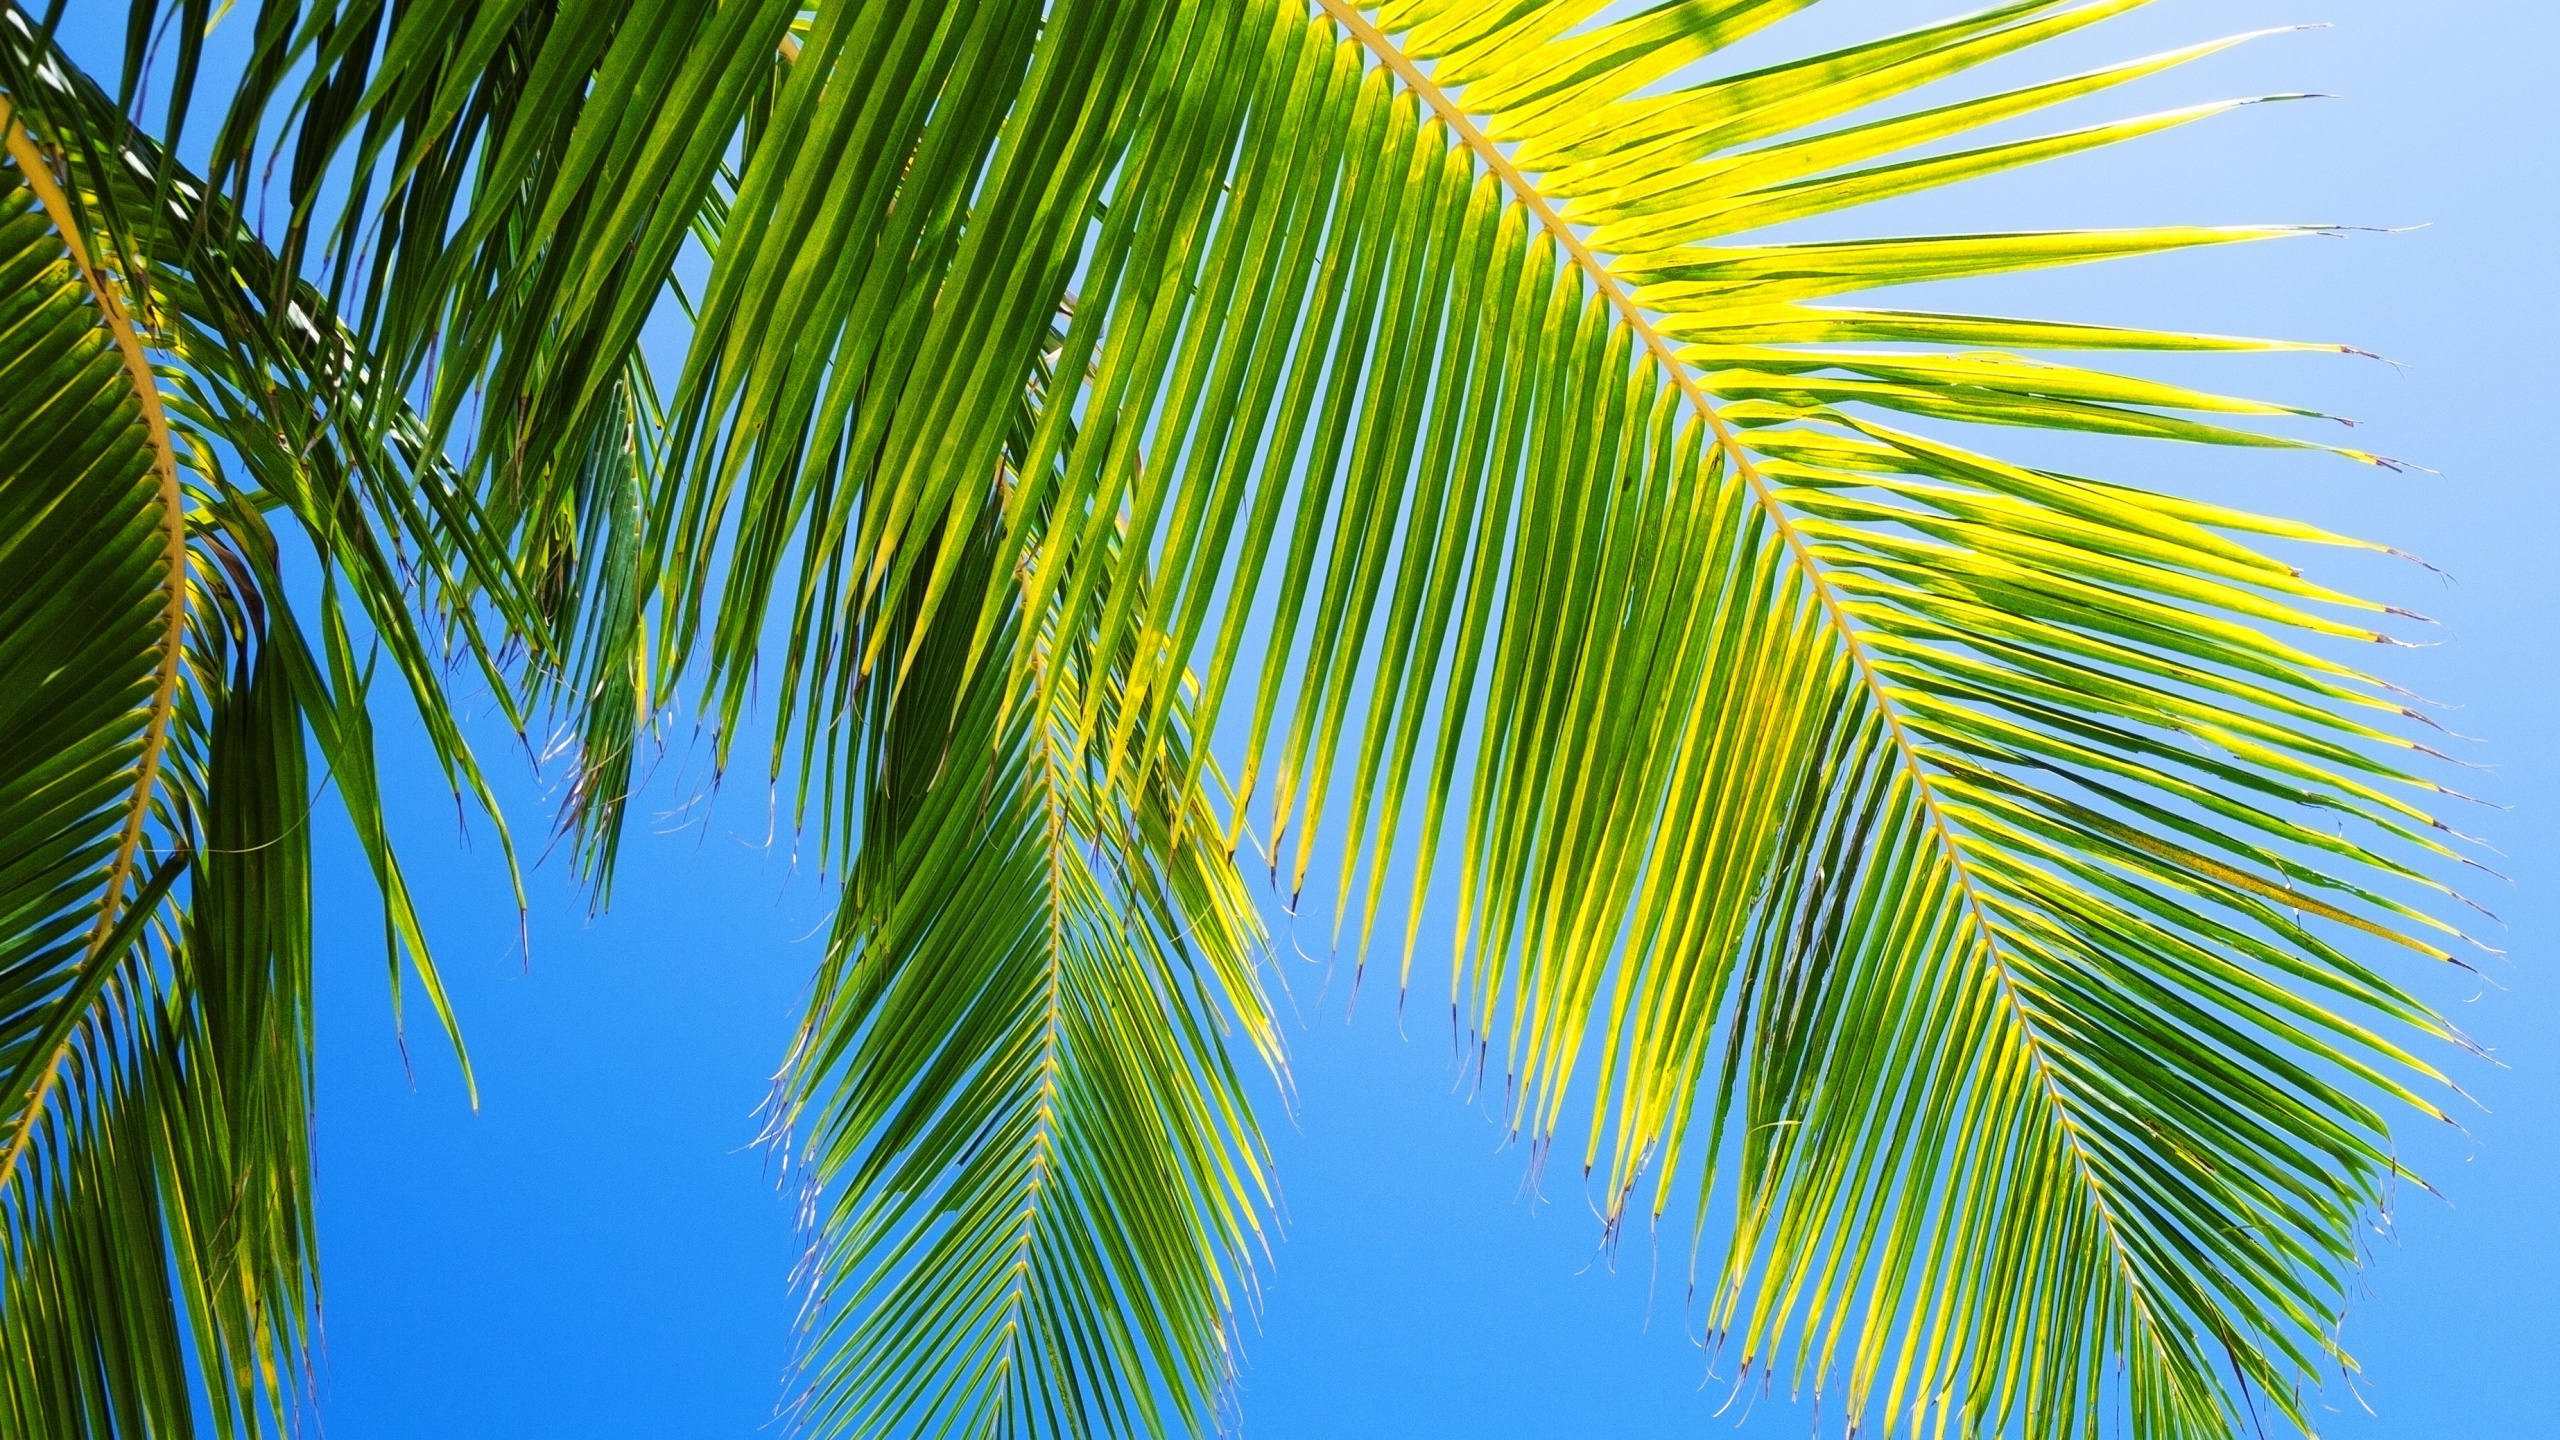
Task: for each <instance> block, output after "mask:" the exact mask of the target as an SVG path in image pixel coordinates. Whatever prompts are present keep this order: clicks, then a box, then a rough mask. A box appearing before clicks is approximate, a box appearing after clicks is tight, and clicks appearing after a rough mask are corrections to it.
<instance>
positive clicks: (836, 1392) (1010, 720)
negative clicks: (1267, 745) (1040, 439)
mask: <svg viewBox="0 0 2560 1440" xmlns="http://www.w3.org/2000/svg"><path fill="white" fill-rule="evenodd" d="M994 538H995V537H994V535H993V534H992V533H985V534H981V535H980V536H978V537H975V540H974V543H972V544H971V546H970V548H971V550H972V551H973V552H974V553H973V554H972V556H971V557H969V558H967V559H964V561H963V566H962V568H963V573H968V572H970V571H978V572H983V570H984V569H985V567H986V566H987V564H988V563H989V562H990V561H991V560H992V559H993V558H994V556H995V554H996V549H995V546H994V544H993V540H994ZM967 618H968V617H967V616H966V614H965V613H964V612H962V611H960V610H958V609H956V608H954V609H949V610H946V611H944V612H943V619H942V621H941V622H939V624H938V628H937V629H936V631H935V632H933V633H931V634H929V635H928V637H927V639H926V644H925V649H924V655H923V658H922V660H921V662H920V663H919V664H918V666H917V667H916V669H915V670H914V672H912V674H911V677H910V680H909V683H908V684H907V685H906V686H905V687H904V688H903V689H902V690H901V691H900V692H899V693H898V696H897V698H896V700H895V701H894V702H887V701H885V700H881V701H878V702H876V703H882V704H884V705H886V707H887V708H888V711H889V713H887V714H886V715H883V716H880V717H878V719H877V720H876V722H875V725H874V727H873V732H872V733H873V734H874V735H875V736H876V737H877V739H876V741H875V743H876V744H877V745H878V747H879V750H878V768H877V772H876V773H877V775H878V777H879V778H878V781H877V784H876V787H875V788H874V789H873V790H872V791H871V792H870V793H869V794H868V795H867V796H866V797H865V803H864V809H863V818H862V823H863V836H862V843H861V849H860V851H859V857H860V858H859V859H858V861H857V862H856V865H855V867H854V870H853V873H852V876H851V878H850V880H849V882H848V890H847V895H846V899H845V902H844V906H843V908H842V910H841V911H840V913H839V915H838V919H837V928H836V934H835V939H834V944H833V945H832V946H831V948H830V952H829V956H828V960H827V963H826V965H825V967H824V968H823V969H822V971H821V974H820V977H819V983H818V989H817V995H816V998H815V1000H814V1001H813V1003H812V1006H811V1010H810V1019H809V1021H808V1022H807V1025H806V1027H805V1029H804V1031H803V1034H802V1036H801V1039H800V1042H799V1046H798V1048H797V1050H796V1051H795V1054H794V1057H793V1066H792V1073H791V1080H790V1085H791V1089H790V1095H791V1097H792V1102H793V1104H794V1105H795V1107H805V1109H806V1110H807V1111H808V1112H809V1113H808V1115H807V1117H805V1119H804V1118H803V1117H799V1116H792V1117H787V1118H789V1119H791V1120H798V1121H800V1126H799V1128H803V1129H805V1130H806V1132H807V1136H808V1138H807V1145H808V1150H807V1167H808V1171H809V1175H810V1179H811V1181H812V1182H813V1183H814V1184H816V1185H818V1186H820V1187H821V1188H822V1191H823V1194H824V1196H825V1199H824V1202H823V1203H824V1205H825V1207H826V1208H825V1210H824V1213H823V1222H822V1224H821V1225H820V1227H819V1230H820V1234H819V1237H818V1238H816V1239H815V1240H814V1241H813V1246H814V1250H813V1254H812V1257H811V1261H810V1266H811V1270H812V1275H811V1277H810V1285H811V1300H812V1305H813V1312H812V1313H813V1314H814V1315H815V1316H817V1317H818V1319H817V1321H816V1323H815V1324H814V1325H813V1328H812V1334H811V1342H812V1346H813V1349H812V1357H813V1363H812V1366H811V1371H810V1375H809V1382H808V1385H809V1388H808V1390H807V1392H806V1393H805V1394H804V1395H802V1396H801V1397H799V1399H798V1401H797V1404H798V1407H799V1410H800V1413H801V1416H802V1418H803V1420H804V1422H806V1423H808V1424H810V1425H811V1426H812V1427H813V1428H815V1429H817V1430H820V1431H822V1432H827V1433H837V1432H846V1431H849V1432H853V1433H863V1434H872V1433H886V1434H943V1433H952V1432H954V1431H958V1432H963V1433H970V1434H992V1435H1029V1434H1039V1433H1047V1427H1048V1426H1049V1425H1051V1424H1057V1425H1063V1426H1065V1427H1066V1428H1068V1429H1070V1430H1072V1431H1074V1432H1076V1433H1090V1434H1098V1435H1130V1436H1143V1435H1155V1434H1166V1433H1202V1432H1204V1431H1206V1430H1207V1429H1208V1428H1209V1427H1210V1425H1211V1424H1212V1422H1213V1419H1214V1416H1213V1415H1212V1414H1211V1413H1210V1411H1209V1408H1208V1406H1209V1404H1210V1403H1211V1402H1213V1401H1214V1400H1215V1399H1216V1397H1218V1396H1219V1395H1221V1394H1222V1393H1223V1391H1224V1387H1225V1386H1226V1384H1227V1382H1228V1380H1229V1378H1230V1376H1231V1373H1232V1371H1233V1368H1234V1365H1235V1357H1234V1356H1233V1355H1232V1354H1231V1353H1230V1350H1229V1345H1230V1340H1229V1329H1230V1325H1231V1323H1232V1321H1233V1320H1234V1318H1235V1315H1236V1312H1237V1310H1238V1309H1239V1302H1240V1299H1241V1298H1242V1297H1241V1296H1240V1294H1239V1292H1238V1287H1239V1286H1249V1284H1250V1280H1251V1269H1250V1266H1251V1261H1252V1258H1253V1257H1252V1251H1253V1250H1254V1249H1255V1248H1258V1247H1259V1245H1260V1243H1261V1239H1262V1237H1261V1229H1262V1222H1261V1219H1260V1214H1259V1212H1260V1210H1261V1209H1262V1207H1264V1206H1265V1205H1267V1204H1268V1202H1269V1200H1270V1195H1269V1189H1268V1181H1267V1179H1266V1175H1265V1169H1266V1162H1265V1159H1264V1154H1263V1147H1262V1143H1261V1139H1260V1136H1259V1134H1258V1132H1257V1130H1256V1128H1255V1125H1254V1121H1253V1119H1252V1116H1251V1113H1250V1109H1249V1106H1248V1104H1247V1101H1246V1098H1245V1095H1244V1092H1243V1089H1242V1086H1241V1084H1240V1077H1239V1076H1238V1074H1237V1072H1236V1070H1235V1067H1234V1065H1233V1064H1232V1063H1231V1060H1230V1057H1229V1054H1228V1049H1227V1036H1226V1032H1227V1029H1228V1027H1229V1025H1230V1024H1231V1023H1233V1024H1235V1025H1237V1026H1238V1027H1239V1028H1240V1029H1241V1030H1242V1032H1243V1034H1244V1038H1245V1039H1246V1040H1247V1041H1248V1042H1249V1043H1250V1045H1251V1046H1252V1048H1253V1049H1255V1050H1256V1051H1258V1052H1260V1054H1261V1055H1262V1056H1263V1058H1264V1059H1265V1060H1266V1061H1268V1062H1270V1063H1272V1064H1274V1065H1276V1064H1277V1063H1278V1061H1279V1054H1278V1041H1277V1036H1276V1032H1275V1030H1274V1028H1273V1025H1272V1022H1271V1017H1270V1016H1269V1014H1268V1012H1267V1010H1266V1008H1265V1006H1264V1004H1263V999H1262V995H1261V991H1260V987H1259V984H1258V982H1257V980H1256V977H1255V975H1254V973H1253V968H1252V947H1253V945H1254V943H1255V942H1256V941H1257V940H1258V939H1259V926H1258V924H1257V922H1256V920H1255V917H1254V913H1253V907H1252V902H1251V899H1250V897H1249V896H1248V895H1247V894H1246V893H1245V891H1244V888H1243V886H1242V884H1241V882H1240V879H1239V877H1238V876H1237V875H1236V873H1235V871H1234V869H1233V867H1231V866H1229V865H1228V864H1227V863H1226V862H1225V857H1224V856H1223V855H1222V854H1221V853H1220V852H1219V851H1218V850H1217V849H1216V848H1215V847H1214V844H1213V843H1212V842H1213V840H1214V837H1215V834H1216V817H1215V816H1214V815H1213V814H1212V813H1211V811H1210V810H1209V807H1208V803H1207V798H1206V797H1205V796H1204V795H1202V794H1200V793H1199V792H1198V791H1196V790H1186V789H1184V788H1182V786H1183V781H1184V779H1185V777H1186V774H1187V768H1186V767H1185V765H1184V764H1183V753H1182V751H1181V749H1179V748H1176V749H1173V750H1170V751H1168V753H1167V754H1166V755H1165V757H1164V760H1163V763H1162V764H1161V765H1160V766H1159V767H1158V770H1157V773H1156V774H1154V775H1152V776H1150V777H1148V780H1147V783H1146V784H1144V785H1143V786H1142V787H1140V789H1139V790H1138V792H1137V793H1136V794H1135V795H1134V796H1132V797H1129V799H1130V802H1131V803H1122V799H1121V797H1118V796H1115V795H1114V794H1113V793H1112V792H1110V791H1107V790H1105V789H1104V788H1102V785H1101V783H1100V782H1101V773H1100V771H1101V766H1100V758H1099V757H1098V756H1096V755H1094V754H1092V753H1091V752H1090V751H1089V749H1087V748H1085V747H1083V746H1082V745H1081V744H1080V741H1079V738H1078V731H1077V728H1076V718H1077V715H1076V707H1075V704H1074V700H1075V699H1076V698H1079V697H1081V695H1082V694H1083V693H1084V691H1085V690H1086V689H1087V688H1088V687H1108V686H1112V685H1114V684H1116V683H1118V679H1119V673H1120V672H1122V671H1123V670H1125V657H1123V659H1122V660H1121V662H1120V663H1116V664H1114V663H1106V662H1107V661H1108V660H1109V658H1110V657H1106V656H1101V655H1097V654H1095V653H1093V652H1092V651H1091V650H1090V649H1089V647H1087V646H1085V645H1083V644H1081V643H1078V642H1077V641H1076V640H1075V639H1074V637H1072V636H1067V635H1062V634H1060V633H1058V632H1056V631H1054V630H1053V631H1051V632H1050V633H1048V634H1045V635H1042V636H1040V637H1038V639H1037V640H1036V641H1035V642H1034V645H1033V649H1034V650H1035V652H1036V654H1037V655H1038V657H1039V659H1038V661H1037V663H1039V664H1040V665H1042V666H1043V667H1051V666H1054V667H1057V668H1060V669H1063V670H1065V671H1066V672H1067V677H1066V679H1065V680H1064V681H1063V689H1064V693H1065V695H1066V696H1067V697H1068V699H1067V700H1066V701H1065V702H1064V703H1061V704H1058V705H1054V706H1050V707H1047V708H1046V709H1042V710H1034V709H1033V708H1031V707H1028V706H1016V707H1014V708H1013V709H1012V710H1011V711H1010V712H1008V711H1007V710H1006V708H1005V707H1004V704H1003V698H1004V697H1003V694H1002V690H1001V687H1000V685H999V684H998V683H996V681H997V679H998V677H996V676H994V675H992V674H989V673H985V672H981V673H980V674H978V675H976V676H975V677H972V675H971V674H970V672H969V670H968V668H967V666H966V665H965V663H964V662H965V660H966V657H967V650H968V642H969V631H968V626H967V624H966V620H967ZM874 693H875V696H877V695H880V694H882V693H883V692H877V691H875V692H874ZM1177 837H1181V838H1177ZM1043 1417H1050V1418H1049V1419H1046V1420H1044V1418H1043ZM1070 1417H1072V1418H1070Z"/></svg>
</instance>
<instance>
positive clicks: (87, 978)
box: [0, 113, 314, 1435]
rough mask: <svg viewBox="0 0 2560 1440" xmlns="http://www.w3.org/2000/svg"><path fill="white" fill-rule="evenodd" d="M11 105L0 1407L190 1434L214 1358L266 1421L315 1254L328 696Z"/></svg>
mask: <svg viewBox="0 0 2560 1440" xmlns="http://www.w3.org/2000/svg"><path fill="white" fill-rule="evenodd" d="M0 125H5V128H6V130H7V137H8V155H9V163H8V165H7V166H6V167H0V182H5V186H4V187H0V295H5V296H6V297H7V299H6V301H5V302H0V303H5V304H6V305H7V313H8V320H7V322H6V323H7V326H8V330H9V333H10V335H11V337H12V339H11V343H10V345H9V347H8V350H7V352H6V353H7V361H6V365H7V375H6V378H5V380H0V395H5V396H6V397H7V399H6V400H5V401H0V405H5V407H6V408H7V411H8V413H7V414H6V416H5V419H4V420H0V433H5V434H6V435H7V437H8V439H7V440H6V441H5V442H0V537H5V540H0V544H5V546H6V549H7V553H8V556H9V563H10V574H11V578H12V581H13V583H12V585H11V587H10V594H11V597H12V598H11V601H10V607H9V608H10V610H11V612H12V613H11V614H10V615H9V617H8V623H7V625H6V627H5V628H0V666H5V667H6V669H7V672H8V673H9V674H11V675H13V676H16V677H19V681H18V682H17V683H13V684H12V686H11V687H10V689H9V694H8V699H7V702H6V710H5V712H0V755H5V756H6V757H7V758H6V764H5V766H0V769H5V772H6V775H7V779H6V780H5V782H0V786H4V787H5V794H0V813H5V814H6V815H7V816H8V829H7V833H6V834H5V836H0V875H5V876H6V880H5V882H4V883H5V887H6V888H5V891H0V916H5V917H6V918H5V921H0V927H5V928H0V977H5V979H0V1077H4V1078H0V1085H5V1096H6V1098H5V1100H0V1124H5V1126H6V1131H5V1140H0V1211H5V1219H6V1224H5V1226H0V1233H4V1234H5V1241H0V1245H5V1250H4V1251H0V1351H5V1353H6V1354H7V1356H8V1357H9V1359H8V1361H7V1363H6V1366H5V1367H4V1368H0V1414H5V1415H6V1416H7V1419H8V1422H9V1428H10V1433H13V1434H25V1435H43V1434H101V1435H107V1434H185V1433H190V1432H191V1431H192V1429H193V1417H194V1413H195V1412H194V1409H193V1405H194V1398H193V1395H192V1394H191V1389H192V1386H191V1383H190V1376H194V1377H196V1382H197V1383H200V1384H201V1386H202V1387H203V1390H204V1392H205V1394H206V1396H207V1398H208V1399H209V1401H210V1403H211V1407H212V1413H213V1414H214V1416H215V1417H216V1420H217V1424H218V1425H219V1426H220V1428H221V1429H222V1431H223V1433H226V1434H228V1433H237V1431H238V1428H239V1427H241V1426H246V1427H248V1429H249V1430H250V1431H252V1432H254V1433H265V1432H266V1430H267V1429H268V1427H269V1424H270V1423H271V1422H279V1423H280V1421H281V1417H282V1415H283V1413H284V1410H285V1408H286V1407H287V1405H288V1404H289V1400H290V1396H291V1394H292V1393H293V1389H294V1386H295V1383H296V1369H297V1367H298V1366H299V1365H300V1364H301V1361H302V1350H303V1346H304V1344H305V1340H306V1337H307V1334H308V1329H307V1325H308V1318H309V1313H310V1299H311V1294H310V1271H311V1264H312V1260H313V1256H314V1251H313V1246H312V1236H311V1233H310V1227H309V1214H310V1157H309V1134H308V1100H307V1093H306V1092H307V1079H308V1066H309V1047H308V996H309V969H310V966H309V878H308V842H307V840H306V839H305V838H304V837H303V835H302V824H301V822H302V812H303V809H304V807H305V806H306V804H307V803H308V802H307V796H306V794H305V780H304V775H303V766H302V763H301V760H302V736H301V712H300V710H299V708H298V707H297V706H296V704H295V703H294V700H293V697H292V693H291V679H290V672H289V671H288V669H287V668H286V667H285V665H284V664H283V663H282V662H281V661H280V658H279V657H278V656H277V655H276V653H275V650H274V647H273V645H272V644H271V643H270V641H269V637H268V635H267V633H266V617H265V615H264V613H263V610H264V607H265V606H266V604H267V603H268V600H267V597H265V596H263V595H261V594H260V593H259V592H258V591H257V590H256V589H255V588H254V586H252V587H246V588H244V587H243V586H242V585H241V583H240V582H241V581H242V580H244V579H246V578H247V575H248V571H249V566H248V565H247V563H246V562H244V561H243V560H242V559H241V558H240V557H239V556H238V555H237V553H236V546H237V543H238V539H237V537H236V536H235V535H234V534H231V533H226V528H227V527H212V526H207V525H205V524H204V518H205V517H204V515H203V512H202V511H201V510H199V509H198V508H197V507H195V506H194V505H192V504H191V503H190V500H189V497H188V496H187V494H186V492H185V489H184V488H183V484H182V481H181V477H180V472H179V462H178V458H177V452H176V450H175V448H174V446H173V445H172V442H171V432H170V428H169V424H168V421H167V419H166V418H165V415H164V413H163V410H162V407H161V403H160V398H159V384H158V381H157V379H156V377H155V376H154V374H153V372H152V370H151V368H150V364H149V361H148V359H147V358H146V356H145V354H144V351H143V348H142V342H141V339H140V336H139V334H138V333H137V331H136V329H135V327H134V325H133V323H132V321H131V319H130V311H129V309H128V306H127V301H126V298H125V294H124V292H123V291H122V289H121V287H120V285H119V284H118V282H117V280H116V279H115V278H114V276H113V273H112V272H109V271H107V270H105V269H103V268H102V264H101V262H102V260H103V258H104V257H103V256H102V255H101V254H100V252H98V251H97V250H96V249H94V248H93V246H92V245H91V244H90V243H89V241H88V237H87V236H86V235H85V234H84V232H83V230H82V228H81V226H80V225H79V222H78V220H77V218H76V217H75V216H74V215H73V213H72V211H71V207H70V203H69V200H68V197H67V196H66V194H65V193H64V191H63V189H62V187H61V186H60V184H59V183H58V180H57V177H56V176H55V175H54V173H53V171H52V168H51V164H50V162H49V161H48V160H47V158H46V157H45V156H44V155H43V153H42V152H41V151H40V150H39V149H38V148H37V146H36V143H35V141H34V140H33V138H32V137H31V136H30V135H29V133H28V131H27V130H26V128H25V127H24V126H23V125H22V124H20V122H19V119H18V116H17V115H16V114H14V113H12V114H9V115H8V116H7V117H6V119H5V121H0ZM191 512H193V513H191ZM247 518H248V520H249V523H251V524H253V525H254V517H247ZM252 533H253V534H254V535H256V536H259V537H262V536H263V533H264V532H263V529H257V530H255V531H253V532H252ZM182 881H183V882H184V889H183V891H181V889H180V884H181V882H182ZM191 1358H192V1359H193V1360H194V1361H195V1362H197V1363H193V1364H191V1363H190V1360H191Z"/></svg>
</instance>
